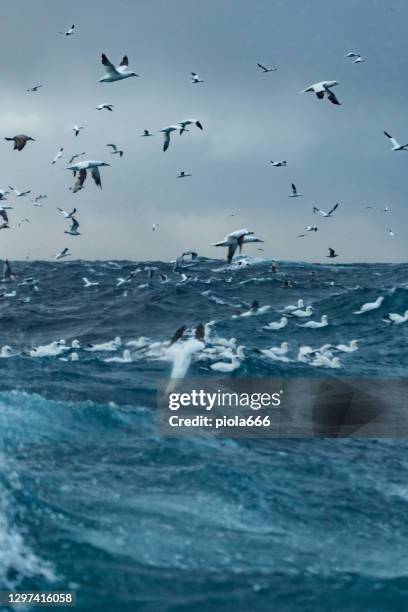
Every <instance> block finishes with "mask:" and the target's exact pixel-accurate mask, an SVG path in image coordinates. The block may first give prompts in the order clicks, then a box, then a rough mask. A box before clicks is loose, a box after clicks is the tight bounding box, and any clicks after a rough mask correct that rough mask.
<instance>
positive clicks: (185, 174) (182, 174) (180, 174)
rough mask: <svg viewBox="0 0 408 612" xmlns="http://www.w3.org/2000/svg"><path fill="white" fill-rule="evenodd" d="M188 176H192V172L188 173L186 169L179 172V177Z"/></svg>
mask: <svg viewBox="0 0 408 612" xmlns="http://www.w3.org/2000/svg"><path fill="white" fill-rule="evenodd" d="M188 176H191V174H188V173H186V172H184V170H181V171H180V172H179V173H178V175H177V178H187V177H188Z"/></svg>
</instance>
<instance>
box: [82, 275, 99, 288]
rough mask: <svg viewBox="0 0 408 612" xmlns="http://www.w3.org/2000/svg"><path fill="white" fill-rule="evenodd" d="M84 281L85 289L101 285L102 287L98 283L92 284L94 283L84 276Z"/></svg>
mask: <svg viewBox="0 0 408 612" xmlns="http://www.w3.org/2000/svg"><path fill="white" fill-rule="evenodd" d="M82 280H83V281H84V287H86V288H87V287H99V285H100V283H98V282H96V281H94V282H92V281H90V280H88V279H87V278H86V276H84V277H83V278H82Z"/></svg>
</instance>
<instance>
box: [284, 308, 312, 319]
mask: <svg viewBox="0 0 408 612" xmlns="http://www.w3.org/2000/svg"><path fill="white" fill-rule="evenodd" d="M313 310H314V309H313V306H306V308H305V310H302V309H301V308H298V309H296V310H292V312H290V313H288V314H290V315H291V316H293V317H299V318H304V317H311V316H312V314H313Z"/></svg>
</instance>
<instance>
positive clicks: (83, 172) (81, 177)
mask: <svg viewBox="0 0 408 612" xmlns="http://www.w3.org/2000/svg"><path fill="white" fill-rule="evenodd" d="M85 179H86V170H85V169H84V168H83V169H82V170H80V171H79V174H78V178H77V180H76V183H75V185H74V187H73V188H72V191H73V193H76V192H77V191H79V190H80V189H82V187H83V186H84V183H85Z"/></svg>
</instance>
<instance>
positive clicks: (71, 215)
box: [57, 206, 77, 219]
mask: <svg viewBox="0 0 408 612" xmlns="http://www.w3.org/2000/svg"><path fill="white" fill-rule="evenodd" d="M57 210H59V211H60V213H61V214H62V216H63V217H64V219H72V217H73V216H74V215H75V213H76V211H77V209H76V208H74V209H73V210H71V212H70V213H69V212H67V211H66V210H63V209H62V208H59V207H58V206H57Z"/></svg>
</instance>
